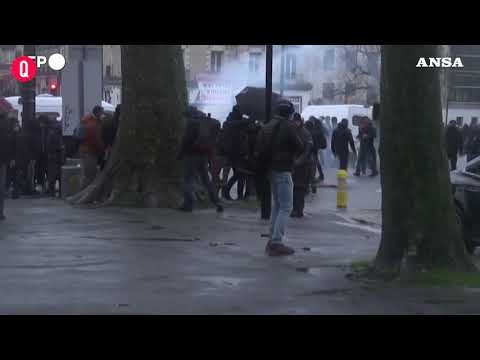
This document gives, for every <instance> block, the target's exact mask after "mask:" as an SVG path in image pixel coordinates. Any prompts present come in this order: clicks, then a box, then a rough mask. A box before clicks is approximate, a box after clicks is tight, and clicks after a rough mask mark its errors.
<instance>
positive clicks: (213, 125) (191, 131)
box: [178, 113, 220, 159]
mask: <svg viewBox="0 0 480 360" xmlns="http://www.w3.org/2000/svg"><path fill="white" fill-rule="evenodd" d="M201 126H202V127H204V128H205V129H207V130H208V135H209V136H208V139H207V140H206V141H207V142H208V143H209V144H210V145H211V146H210V148H208V149H207V148H202V149H200V148H199V147H198V146H197V145H198V143H197V141H198V139H199V136H200V131H201V129H200V127H201ZM219 136H220V122H219V121H218V120H215V119H212V118H208V117H206V116H203V115H201V114H192V113H190V114H188V115H187V117H186V125H185V132H184V134H183V139H182V143H181V145H180V152H179V154H178V159H182V158H183V157H184V156H210V155H211V154H212V152H213V151H214V150H215V147H216V144H217V142H218V137H219Z"/></svg>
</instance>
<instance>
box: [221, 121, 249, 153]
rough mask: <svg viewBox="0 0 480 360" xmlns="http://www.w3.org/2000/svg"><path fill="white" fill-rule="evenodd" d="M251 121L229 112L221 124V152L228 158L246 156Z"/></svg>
mask: <svg viewBox="0 0 480 360" xmlns="http://www.w3.org/2000/svg"><path fill="white" fill-rule="evenodd" d="M251 126H252V121H251V120H248V119H244V118H242V117H241V116H238V115H237V114H235V113H230V115H229V116H228V118H227V120H226V121H225V123H224V124H223V143H222V145H221V146H222V149H223V152H224V153H225V154H226V155H227V157H229V158H230V159H232V160H233V159H238V158H243V157H246V156H247V154H248V145H249V144H248V132H249V128H250V127H251Z"/></svg>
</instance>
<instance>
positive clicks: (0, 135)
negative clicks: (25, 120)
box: [0, 118, 15, 166]
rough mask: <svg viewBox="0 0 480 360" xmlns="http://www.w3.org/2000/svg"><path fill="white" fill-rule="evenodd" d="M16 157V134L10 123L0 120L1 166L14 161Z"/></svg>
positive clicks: (3, 119) (4, 119)
mask: <svg viewBox="0 0 480 360" xmlns="http://www.w3.org/2000/svg"><path fill="white" fill-rule="evenodd" d="M14 156H15V133H14V132H13V128H12V127H11V126H10V121H8V120H7V119H6V118H0V166H2V165H5V164H7V163H9V162H10V160H13V159H14Z"/></svg>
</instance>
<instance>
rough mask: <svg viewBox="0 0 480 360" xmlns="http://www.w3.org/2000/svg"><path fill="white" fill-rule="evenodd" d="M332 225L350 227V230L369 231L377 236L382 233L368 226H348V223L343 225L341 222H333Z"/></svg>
mask: <svg viewBox="0 0 480 360" xmlns="http://www.w3.org/2000/svg"><path fill="white" fill-rule="evenodd" d="M333 223H334V224H337V225H341V226H346V227H351V228H354V229H360V230H364V231H369V232H371V233H374V234H377V235H380V234H381V233H382V230H381V229H375V228H373V227H371V226H368V225H360V224H350V223H344V222H341V221H333Z"/></svg>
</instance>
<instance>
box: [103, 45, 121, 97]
mask: <svg viewBox="0 0 480 360" xmlns="http://www.w3.org/2000/svg"><path fill="white" fill-rule="evenodd" d="M121 60H122V56H121V48H120V45H103V100H104V101H106V102H108V103H110V104H112V105H113V106H117V105H118V104H120V103H121V102H122V63H121Z"/></svg>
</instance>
